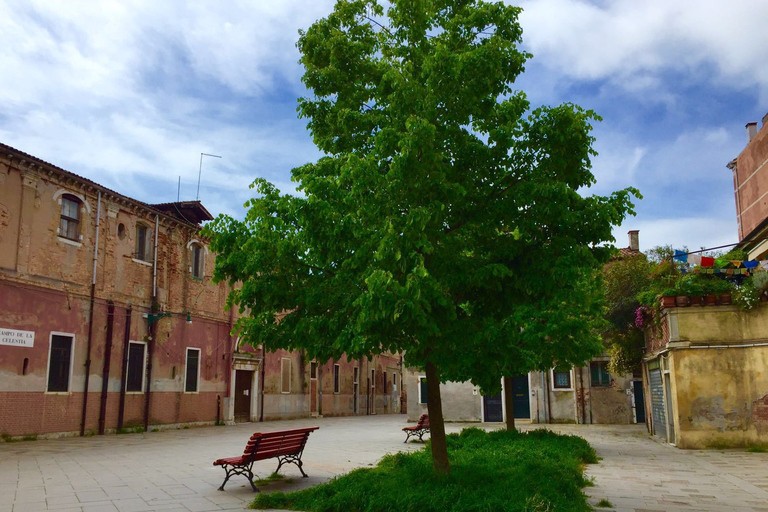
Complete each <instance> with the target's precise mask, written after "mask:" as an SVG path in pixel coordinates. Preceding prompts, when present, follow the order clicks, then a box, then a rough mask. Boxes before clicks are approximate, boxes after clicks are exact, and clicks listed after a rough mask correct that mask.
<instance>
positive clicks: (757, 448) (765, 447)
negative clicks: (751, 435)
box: [747, 443, 768, 453]
mask: <svg viewBox="0 0 768 512" xmlns="http://www.w3.org/2000/svg"><path fill="white" fill-rule="evenodd" d="M747 451H748V452H752V453H766V452H768V443H763V444H753V445H752V446H750V447H749V448H747Z"/></svg>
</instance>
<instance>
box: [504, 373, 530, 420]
mask: <svg viewBox="0 0 768 512" xmlns="http://www.w3.org/2000/svg"><path fill="white" fill-rule="evenodd" d="M512 383H513V384H514V387H513V388H512V394H513V401H512V403H513V409H514V412H515V418H519V419H524V420H529V419H531V400H530V399H529V397H528V395H529V394H530V390H529V389H528V375H518V376H517V377H513V378H512ZM507 410H509V407H507Z"/></svg>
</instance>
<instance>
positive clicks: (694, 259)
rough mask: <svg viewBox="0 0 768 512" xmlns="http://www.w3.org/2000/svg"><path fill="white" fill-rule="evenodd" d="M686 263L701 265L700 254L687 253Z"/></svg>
mask: <svg viewBox="0 0 768 512" xmlns="http://www.w3.org/2000/svg"><path fill="white" fill-rule="evenodd" d="M688 263H690V264H691V265H701V254H689V255H688Z"/></svg>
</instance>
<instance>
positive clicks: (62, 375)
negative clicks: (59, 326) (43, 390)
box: [47, 334, 75, 393]
mask: <svg viewBox="0 0 768 512" xmlns="http://www.w3.org/2000/svg"><path fill="white" fill-rule="evenodd" d="M74 340H75V338H74V337H73V336H69V335H62V334H51V347H50V353H49V354H48V389H47V390H48V391H49V392H54V393H66V392H68V391H69V377H70V374H71V373H72V342H73V341H74Z"/></svg>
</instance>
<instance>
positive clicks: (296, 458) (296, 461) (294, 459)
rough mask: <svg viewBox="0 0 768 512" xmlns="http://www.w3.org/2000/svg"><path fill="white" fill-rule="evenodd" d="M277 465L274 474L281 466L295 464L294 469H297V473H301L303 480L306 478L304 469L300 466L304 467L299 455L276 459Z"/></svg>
mask: <svg viewBox="0 0 768 512" xmlns="http://www.w3.org/2000/svg"><path fill="white" fill-rule="evenodd" d="M277 460H278V464H277V469H276V470H275V473H277V472H278V471H280V468H281V467H283V464H288V463H291V464H296V467H297V468H299V471H301V476H303V477H304V478H307V476H308V475H307V474H306V473H305V472H304V468H302V466H303V465H304V463H303V462H301V454H299V455H285V456H283V457H278V458H277Z"/></svg>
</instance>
